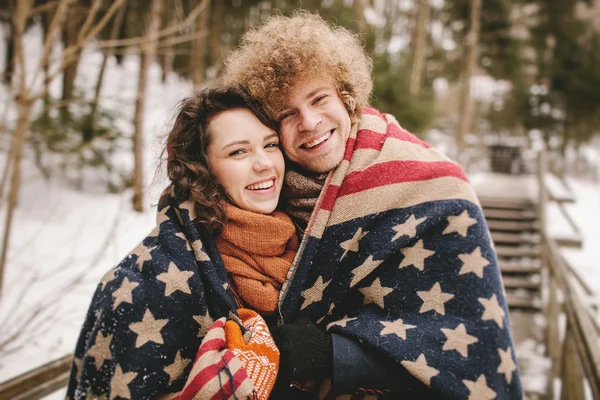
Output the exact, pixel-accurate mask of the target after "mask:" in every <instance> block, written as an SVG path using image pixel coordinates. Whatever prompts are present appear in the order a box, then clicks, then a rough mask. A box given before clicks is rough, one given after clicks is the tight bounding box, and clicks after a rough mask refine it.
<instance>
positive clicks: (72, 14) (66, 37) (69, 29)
mask: <svg viewBox="0 0 600 400" xmlns="http://www.w3.org/2000/svg"><path fill="white" fill-rule="evenodd" d="M76 3H77V4H72V5H69V7H68V9H67V15H66V21H68V23H66V24H64V25H63V29H62V39H63V46H64V48H65V49H66V48H68V47H70V46H74V45H75V44H76V43H77V36H78V34H79V31H80V30H81V28H82V26H83V21H84V20H85V15H86V9H85V8H84V6H83V5H81V3H80V2H79V1H77V2H76ZM71 57H72V59H71V60H72V61H70V62H69V64H68V65H67V67H66V68H65V70H64V71H63V82H62V83H63V84H62V101H63V102H65V104H66V103H67V102H68V101H69V100H71V99H72V98H73V90H74V89H75V78H76V77H77V68H78V66H79V60H80V58H81V50H79V51H76V52H75V53H74V54H73V55H72V56H71ZM61 115H62V116H63V119H68V118H69V108H68V106H67V105H65V106H64V108H61Z"/></svg>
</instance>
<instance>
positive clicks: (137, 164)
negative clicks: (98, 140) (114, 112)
mask: <svg viewBox="0 0 600 400" xmlns="http://www.w3.org/2000/svg"><path fill="white" fill-rule="evenodd" d="M163 7H164V0H152V6H151V8H150V15H149V16H148V22H147V23H148V25H147V28H146V35H145V40H144V42H142V44H141V47H142V53H141V55H140V58H141V60H140V74H139V81H138V93H137V99H136V102H135V117H134V124H135V132H134V135H133V154H134V166H133V209H134V210H135V211H138V212H142V211H143V210H144V206H143V204H144V202H143V185H144V175H143V167H144V166H143V164H144V163H143V157H142V155H143V154H142V153H143V147H144V141H143V136H144V107H145V105H146V86H147V81H148V70H149V69H150V65H151V64H152V61H153V59H154V56H155V54H156V46H157V40H158V30H159V29H160V22H161V15H162V12H163Z"/></svg>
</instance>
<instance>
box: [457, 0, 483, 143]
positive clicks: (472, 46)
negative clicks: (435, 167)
mask: <svg viewBox="0 0 600 400" xmlns="http://www.w3.org/2000/svg"><path fill="white" fill-rule="evenodd" d="M480 22H481V0H471V27H470V29H469V33H468V34H467V37H466V45H467V53H466V57H465V72H464V74H463V82H462V92H461V98H460V115H459V122H458V131H457V134H456V143H457V146H458V151H459V153H460V152H462V151H463V150H464V147H465V136H466V135H467V133H469V131H470V129H471V120H472V118H473V102H472V101H471V78H472V77H473V73H474V72H475V67H476V66H477V57H478V42H479V31H480Z"/></svg>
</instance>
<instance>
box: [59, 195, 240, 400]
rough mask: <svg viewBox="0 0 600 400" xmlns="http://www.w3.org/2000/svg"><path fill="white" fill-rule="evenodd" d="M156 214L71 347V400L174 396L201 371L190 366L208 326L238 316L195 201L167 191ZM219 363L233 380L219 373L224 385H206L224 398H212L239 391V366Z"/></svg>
mask: <svg viewBox="0 0 600 400" xmlns="http://www.w3.org/2000/svg"><path fill="white" fill-rule="evenodd" d="M158 208H159V211H158V215H157V225H156V228H155V229H154V230H153V231H152V232H151V233H150V234H149V235H148V236H147V237H146V238H145V239H144V240H143V241H142V242H141V243H140V244H139V245H138V246H137V247H136V248H135V249H134V250H133V251H132V252H131V253H130V254H129V255H128V256H127V257H126V258H125V259H124V260H122V261H121V263H119V265H118V266H116V267H115V268H114V269H112V270H110V271H109V272H108V273H107V274H106V275H105V276H104V277H103V279H102V280H101V282H100V284H99V285H98V287H97V289H96V292H95V294H94V296H93V298H92V302H91V305H90V307H89V310H88V313H87V316H86V319H85V322H84V325H83V328H82V331H81V334H80V337H79V340H78V343H77V345H76V349H75V354H74V361H73V366H72V368H71V375H70V380H69V387H68V389H67V398H69V399H90V398H91V399H95V398H106V399H111V400H112V399H134V400H138V399H140V400H143V399H148V400H150V399H173V398H178V394H179V393H180V392H181V391H182V389H183V388H184V385H185V383H186V380H187V378H188V376H189V375H190V372H193V371H196V369H197V368H196V367H203V366H202V365H194V360H195V359H196V356H197V353H198V350H199V347H200V344H201V343H202V339H203V338H204V337H205V336H206V334H207V332H208V330H209V328H210V327H211V325H212V324H213V322H214V321H215V320H218V319H220V318H223V317H226V318H229V319H236V317H237V314H236V311H235V310H236V309H237V306H236V303H235V300H234V297H233V294H232V292H231V290H230V289H229V286H228V283H227V282H228V279H227V274H226V271H225V268H224V266H223V263H222V260H221V257H220V256H219V254H218V251H217V248H216V247H215V241H214V238H212V237H211V236H210V235H209V234H207V233H206V232H205V231H204V230H203V229H202V227H199V226H197V225H196V224H194V223H193V222H192V221H193V219H194V211H193V205H192V203H191V202H190V201H189V200H188V201H184V202H182V203H180V202H178V201H176V200H175V198H174V197H173V196H172V192H171V191H170V190H167V191H165V193H164V194H163V196H162V197H161V201H160V203H159V207H158ZM229 353H231V352H229ZM200 361H201V360H200ZM222 361H224V362H226V363H228V364H229V366H228V369H229V371H228V372H229V373H230V375H231V376H230V378H231V379H230V380H229V381H228V380H227V379H223V374H217V375H218V376H216V378H218V379H221V381H219V382H218V384H215V385H212V386H210V385H208V386H207V387H213V388H217V389H219V388H223V393H229V394H227V395H225V394H223V393H220V392H221V391H220V390H216V391H217V392H219V393H215V397H213V398H215V399H218V398H228V397H229V396H230V395H231V393H236V392H237V389H238V388H231V387H230V386H231V385H232V383H233V382H236V379H237V378H238V374H236V370H237V368H234V367H235V365H237V364H235V363H233V364H232V363H231V362H230V360H222ZM232 366H233V367H232ZM192 367H194V368H195V369H194V370H193V369H192ZM217 367H218V366H217ZM232 368H233V369H235V370H231V369H232ZM199 371H200V370H198V371H196V372H193V374H194V375H196V374H197V372H199ZM244 375H245V374H244ZM196 380H197V379H196ZM238 380H239V379H238ZM244 381H245V380H244V379H241V380H240V382H244ZM196 383H197V382H196ZM203 384H206V382H204V383H203ZM185 394H186V393H183V395H185ZM221 395H223V396H221ZM219 396H221V397H219ZM184 397H185V396H184ZM201 397H203V396H201ZM209 397H210V396H209Z"/></svg>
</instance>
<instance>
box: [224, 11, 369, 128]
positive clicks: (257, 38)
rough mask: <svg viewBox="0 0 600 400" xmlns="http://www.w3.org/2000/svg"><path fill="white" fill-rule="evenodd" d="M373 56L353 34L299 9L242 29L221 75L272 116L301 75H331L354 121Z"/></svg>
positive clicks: (366, 94)
mask: <svg viewBox="0 0 600 400" xmlns="http://www.w3.org/2000/svg"><path fill="white" fill-rule="evenodd" d="M371 71H372V61H371V59H370V57H369V56H368V55H367V54H366V53H365V51H364V49H363V47H362V46H361V44H360V42H359V40H358V38H357V36H356V35H354V34H352V33H351V32H349V31H348V30H347V29H345V28H342V27H339V26H335V25H333V24H330V23H327V22H326V21H324V20H323V19H322V18H321V17H320V16H318V15H315V14H311V13H308V12H303V11H299V12H296V13H295V14H294V15H293V16H292V17H285V16H281V15H277V16H273V17H270V18H269V19H268V20H267V21H266V22H265V23H264V24H263V25H262V26H259V27H258V28H255V29H252V30H250V31H248V32H246V33H245V34H244V36H243V37H242V40H241V43H240V46H239V47H238V48H237V49H236V50H234V51H233V52H232V53H231V55H230V56H229V57H228V58H227V61H226V69H225V73H224V76H223V81H224V83H225V84H226V85H241V86H243V87H245V88H246V89H247V90H248V92H249V93H250V94H251V95H252V96H253V97H255V98H257V99H258V100H260V101H261V102H263V103H264V104H265V106H266V109H267V112H268V113H269V114H270V116H271V117H272V118H273V119H276V118H277V113H278V112H279V111H281V110H282V108H283V107H285V104H286V98H287V96H289V94H290V91H291V89H293V87H294V85H295V84H297V83H301V82H302V81H303V80H305V79H312V78H324V79H331V80H332V81H333V83H334V85H335V87H336V89H337V91H338V94H339V96H340V98H341V99H342V101H343V102H344V104H345V106H346V109H347V110H348V113H349V114H350V117H351V119H352V120H353V121H357V120H358V118H359V116H360V113H361V111H362V109H363V108H364V107H366V106H367V105H368V103H369V97H370V95H371V91H372V89H373V82H372V79H371Z"/></svg>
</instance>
